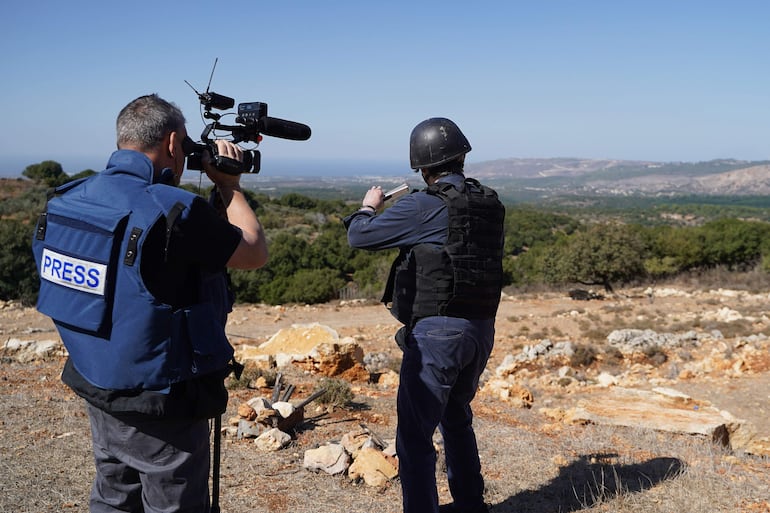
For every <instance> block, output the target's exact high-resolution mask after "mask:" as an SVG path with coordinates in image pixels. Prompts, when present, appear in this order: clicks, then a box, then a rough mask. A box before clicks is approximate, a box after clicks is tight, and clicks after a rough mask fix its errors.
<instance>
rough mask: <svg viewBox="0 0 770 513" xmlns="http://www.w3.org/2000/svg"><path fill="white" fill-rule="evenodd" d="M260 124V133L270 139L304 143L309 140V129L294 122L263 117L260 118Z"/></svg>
mask: <svg viewBox="0 0 770 513" xmlns="http://www.w3.org/2000/svg"><path fill="white" fill-rule="evenodd" d="M260 123H261V125H262V130H261V132H262V133H263V134H265V135H269V136H271V137H280V138H281V139H291V140H292V141H306V140H308V139H310V127H309V126H307V125H305V124H302V123H297V122H296V121H289V120H286V119H280V118H271V117H269V116H263V117H262V118H260Z"/></svg>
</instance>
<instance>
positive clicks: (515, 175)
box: [467, 158, 770, 197]
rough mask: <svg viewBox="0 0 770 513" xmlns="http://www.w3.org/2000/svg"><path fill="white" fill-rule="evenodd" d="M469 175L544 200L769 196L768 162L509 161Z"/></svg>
mask: <svg viewBox="0 0 770 513" xmlns="http://www.w3.org/2000/svg"><path fill="white" fill-rule="evenodd" d="M467 171H468V174H469V175H471V176H475V177H478V178H481V179H483V180H486V181H487V182H489V183H490V184H494V185H496V186H497V187H498V188H500V189H502V190H503V191H507V192H508V193H514V192H515V191H519V192H521V191H528V192H529V193H530V194H531V195H534V196H542V197H548V196H554V195H560V196H561V195H569V194H580V195H599V196H681V195H706V196H709V195H718V196H731V195H732V196H743V195H751V196H765V195H770V161H741V160H732V159H720V160H711V161H707V162H646V161H628V160H598V159H577V158H549V159H517V158H511V159H501V160H493V161H488V162H480V163H476V164H469V165H468V166H467Z"/></svg>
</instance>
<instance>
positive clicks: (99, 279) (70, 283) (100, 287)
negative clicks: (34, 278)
mask: <svg viewBox="0 0 770 513" xmlns="http://www.w3.org/2000/svg"><path fill="white" fill-rule="evenodd" d="M40 276H41V277H42V278H43V279H44V280H48V281H50V282H53V283H58V284H59V285H62V286H64V287H69V288H71V289H76V290H82V291H84V292H88V293H90V294H96V295H99V296H103V295H104V283H105V277H106V276H107V266H106V265H105V264H99V263H97V262H89V261H88V260H81V259H79V258H75V257H71V256H67V255H62V254H60V253H57V252H55V251H51V250H50V249H47V248H46V249H43V259H42V262H40Z"/></svg>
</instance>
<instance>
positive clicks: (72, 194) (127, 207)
mask: <svg viewBox="0 0 770 513" xmlns="http://www.w3.org/2000/svg"><path fill="white" fill-rule="evenodd" d="M186 138H187V131H186V129H185V118H184V116H183V114H182V112H181V111H180V110H179V108H178V107H177V106H175V105H174V104H171V103H169V102H167V101H165V100H163V99H161V98H160V97H158V96H157V95H155V94H152V95H147V96H142V97H139V98H137V99H135V100H133V101H132V102H130V103H129V104H128V105H126V106H125V107H124V108H123V109H122V110H121V112H120V114H119V115H118V118H117V146H118V150H117V151H116V152H114V153H113V154H112V156H111V157H110V160H109V162H108V164H107V168H106V169H105V170H104V171H102V172H101V173H98V174H96V175H93V176H91V177H89V178H87V179H85V180H84V181H78V182H73V183H71V184H65V185H64V186H62V187H60V188H59V190H57V195H56V196H55V197H53V198H52V199H51V200H50V201H49V204H48V209H47V210H48V213H47V215H48V219H47V224H46V226H44V227H43V230H42V232H43V234H44V236H45V240H42V241H41V240H35V241H33V250H34V251H35V255H36V261H37V263H38V265H39V270H41V278H42V279H41V296H40V300H39V302H38V308H39V309H40V310H41V311H43V312H44V313H46V314H48V315H50V316H51V317H53V319H54V322H55V323H56V326H57V329H58V331H59V334H60V335H61V337H62V340H63V341H64V343H65V346H66V347H67V350H68V352H69V358H68V359H67V362H66V363H65V366H64V370H63V373H62V380H63V381H64V383H66V384H67V385H68V386H69V387H71V388H72V390H73V391H74V392H75V393H76V394H77V395H79V396H80V397H82V398H84V399H85V400H86V401H87V409H88V415H89V418H90V422H91V433H92V437H93V451H94V458H95V464H96V477H95V480H94V483H93V488H92V491H91V498H90V511H92V512H96V513H106V512H116V511H144V512H145V513H150V512H161V511H162V512H166V513H167V512H196V513H199V512H207V511H209V509H210V497H209V491H208V478H209V466H210V462H209V459H210V455H209V422H208V420H207V419H210V418H213V417H215V416H217V415H221V414H222V413H224V411H225V409H226V407H227V398H228V396H227V390H226V389H225V387H224V379H225V377H226V376H227V375H228V374H229V373H230V372H231V371H232V370H233V366H234V365H237V364H235V361H234V360H233V349H232V346H230V344H229V342H228V341H227V338H226V336H225V331H224V328H225V322H226V319H227V314H228V313H229V312H230V310H231V307H232V295H231V293H230V290H229V288H228V281H227V274H226V268H235V269H256V268H259V267H261V266H263V265H264V264H265V263H266V262H267V258H268V250H267V243H266V240H265V235H264V233H263V230H262V226H261V224H260V222H259V220H258V219H257V218H256V216H255V214H254V211H253V210H252V209H251V208H250V207H249V205H248V203H247V202H246V198H245V197H244V194H243V193H242V192H241V189H240V178H239V176H232V175H228V174H224V173H221V172H218V171H217V170H216V169H215V168H214V166H213V160H212V159H211V156H210V155H208V154H207V153H206V154H204V158H203V166H204V170H205V172H206V174H207V175H208V177H209V178H210V179H211V180H212V182H213V183H214V184H215V195H217V196H218V197H217V198H216V200H217V202H218V203H219V205H220V208H219V210H218V209H217V208H214V206H213V205H211V204H209V203H208V202H207V201H206V200H204V199H203V198H201V197H199V196H197V195H195V194H193V193H190V192H188V191H184V190H182V189H178V188H176V186H177V185H178V184H179V182H180V179H181V177H182V173H183V171H184V166H185V158H186V155H185V152H184V145H183V143H184V142H185V140H186ZM188 141H189V139H188ZM216 145H217V150H218V152H219V154H220V155H222V156H225V157H229V158H232V159H235V160H241V159H242V152H241V149H240V148H239V147H238V146H236V145H234V144H232V143H230V142H226V141H221V140H220V141H216ZM70 203H71V204H72V205H76V206H77V208H70V209H69V212H75V214H73V217H76V219H75V220H74V221H73V222H69V223H64V224H56V223H55V220H56V216H55V215H54V214H55V212H57V211H60V212H67V211H68V210H67V205H68V204H70ZM79 210H80V211H82V212H81V214H77V212H78V211H79ZM62 215H63V214H62ZM78 216H79V218H78ZM121 216H122V217H121ZM112 217H115V218H116V220H113V219H111V218H112ZM94 218H96V219H97V221H93V219H94ZM41 219H43V216H41ZM83 222H99V223H105V225H106V226H115V228H114V230H115V231H114V238H115V239H116V240H117V243H116V244H118V245H119V246H118V247H119V251H118V250H115V251H112V253H114V254H117V258H115V255H112V256H111V257H110V261H109V263H107V264H106V265H107V267H106V269H107V272H105V273H104V276H105V282H106V284H105V286H104V289H103V291H102V289H101V288H95V289H94V290H90V291H88V292H89V293H90V294H85V296H88V297H89V298H90V297H96V298H97V299H99V300H100V301H103V302H104V303H105V304H106V305H107V307H106V308H104V310H105V311H106V313H105V314H102V317H100V318H99V319H97V320H95V321H93V322H91V319H90V316H91V315H92V313H91V309H86V308H83V309H81V310H80V311H74V310H73V309H71V308H68V303H71V302H76V301H81V300H82V297H83V295H84V294H83V292H81V291H75V292H74V293H73V292H71V287H72V284H71V283H66V282H65V281H64V278H66V277H71V276H67V275H65V274H64V273H59V274H57V273H52V272H50V270H49V269H47V268H45V266H46V265H48V264H49V263H50V261H51V260H52V259H53V260H56V259H60V260H61V263H60V266H59V269H65V268H66V265H67V263H68V258H70V256H72V255H74V257H76V258H77V259H78V260H77V261H76V262H79V263H81V265H83V266H85V267H88V266H89V265H91V262H96V261H95V259H94V258H93V257H92V256H89V253H88V252H89V251H90V249H89V248H88V247H86V246H87V245H85V244H83V245H80V246H78V245H77V243H76V242H70V241H76V240H78V238H79V237H81V235H82V233H80V232H76V231H72V233H70V231H69V230H74V228H71V227H75V226H78V225H79V224H82V223H83ZM93 232H94V230H91V231H90V232H89V233H86V235H82V236H83V237H89V236H91V235H92V233H93ZM40 233H41V223H40V222H39V224H38V231H37V234H38V235H37V237H36V239H40ZM57 240H60V241H62V242H59V244H60V246H58V247H57V246H55V241H57ZM44 251H45V252H46V253H44ZM41 255H42V256H41ZM51 255H53V256H51ZM46 258H47V259H48V260H46ZM89 259H90V260H89ZM83 262H84V263H83ZM71 268H72V267H71ZM75 268H76V267H75ZM91 269H92V270H93V273H94V274H93V276H98V277H99V278H101V275H99V274H98V269H100V267H98V266H97V263H94V265H93V267H91ZM57 280H58V281H57ZM81 281H82V280H81ZM93 282H94V283H96V282H97V280H96V279H94V280H93ZM84 286H85V285H82V286H81V288H82V287H84ZM44 287H45V289H44ZM44 291H45V293H44ZM100 292H101V295H100ZM67 294H80V295H79V296H76V295H71V296H68V295H67ZM57 298H58V299H57ZM67 298H71V300H68V299H67Z"/></svg>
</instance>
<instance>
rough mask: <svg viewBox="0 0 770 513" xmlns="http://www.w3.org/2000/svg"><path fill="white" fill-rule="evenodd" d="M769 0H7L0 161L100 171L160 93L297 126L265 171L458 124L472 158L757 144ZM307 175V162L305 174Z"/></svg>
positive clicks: (692, 151) (273, 148) (764, 121)
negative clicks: (426, 125)
mask: <svg viewBox="0 0 770 513" xmlns="http://www.w3.org/2000/svg"><path fill="white" fill-rule="evenodd" d="M768 20H770V3H768V2H765V1H760V0H757V1H744V0H733V1H730V2H727V1H719V2H716V1H708V0H706V1H703V0H702V1H690V0H682V1H674V0H668V1H658V0H647V1H645V2H621V1H590V0H585V1H580V2H579V1H557V0H552V1H549V0H543V1H540V2H532V1H518V0H507V1H484V0H479V1H477V2H456V1H451V0H450V1H443V2H438V1H417V0H411V1H409V2H407V1H399V0H394V1H390V2H366V1H361V0H358V1H333V0H330V1H326V2H310V1H303V0H296V1H292V2H256V1H242V0H231V1H228V2H214V1H208V2H199V1H195V0H191V1H186V2H174V1H157V0H156V1H154V2H147V1H144V0H137V1H132V2H109V1H104V0H100V1H77V0H72V1H69V2H58V1H53V0H51V1H36V0H29V1H26V2H13V3H11V2H9V3H7V5H6V6H5V7H4V9H3V16H2V18H0V44H1V46H0V48H2V52H0V70H1V71H0V76H1V77H2V80H0V98H2V114H3V120H4V124H5V125H6V129H5V131H4V132H5V133H4V134H3V137H1V138H0V174H2V175H6V176H7V175H9V174H10V175H17V174H19V173H20V172H21V171H22V170H23V169H24V167H25V166H26V165H28V164H32V163H37V162H40V161H43V160H56V161H58V162H60V163H62V165H63V167H64V170H65V171H66V172H68V173H70V174H74V173H76V172H78V171H80V170H82V169H85V168H93V169H101V167H103V165H104V163H105V162H106V159H107V157H108V156H109V154H110V153H111V152H112V151H113V149H114V144H115V143H114V140H115V135H114V121H115V117H116V115H117V113H118V111H119V110H120V109H121V108H122V107H123V106H124V105H125V104H126V103H127V102H128V101H130V100H131V99H133V98H135V97H137V96H140V95H143V94H147V93H151V92H157V93H158V94H160V95H161V96H163V97H164V98H166V99H168V100H171V101H174V102H175V103H177V104H178V105H179V106H180V107H181V108H182V110H183V111H184V113H185V115H186V117H187V120H188V124H187V126H188V130H189V132H190V133H191V135H193V136H196V135H198V134H200V131H201V130H202V129H203V126H204V122H203V121H202V120H201V118H200V114H199V104H198V101H197V97H196V95H195V94H194V93H193V91H192V90H191V89H190V88H189V86H188V85H187V84H185V82H184V81H185V80H187V81H189V82H190V83H191V84H192V85H193V86H195V87H196V88H197V89H199V90H205V88H206V84H207V82H208V79H209V75H210V72H211V69H212V66H213V64H214V60H215V59H216V58H218V59H219V61H218V64H217V67H216V71H215V73H214V77H213V81H212V84H211V90H212V91H215V92H217V93H220V94H224V95H227V96H230V97H232V98H234V99H235V100H236V102H237V103H238V102H248V101H262V102H266V103H268V104H269V109H270V112H269V114H270V115H272V116H275V117H279V118H285V119H290V120H294V121H299V122H303V123H306V124H308V125H310V127H311V128H312V131H313V135H312V137H311V138H310V140H308V141H304V142H296V141H284V140H280V139H276V138H270V137H266V138H265V140H264V141H263V142H262V144H261V146H260V150H261V151H262V173H263V174H264V173H270V172H271V170H274V171H275V172H276V173H284V172H300V171H301V172H303V174H309V172H312V170H313V169H314V168H317V169H320V168H324V169H327V170H328V169H333V168H334V169H340V170H346V171H347V172H349V171H350V170H354V169H360V170H362V172H363V171H364V170H366V172H367V173H369V172H376V171H377V170H378V169H381V170H383V172H384V171H386V170H402V172H403V171H408V140H409V133H410V131H411V129H412V127H414V125H416V124H417V123H418V122H420V121H422V120H423V119H425V118H428V117H432V116H445V117H449V118H451V119H453V120H454V121H456V122H457V123H458V124H459V125H460V127H461V128H462V129H463V131H464V132H465V134H466V136H467V137H468V138H469V139H470V141H471V144H472V145H473V151H472V152H471V153H470V154H469V155H468V161H469V162H471V163H472V162H481V161H485V160H493V159H498V158H508V157H583V158H611V159H633V160H654V161H700V160H710V159H713V158H737V159H746V160H761V159H770V101H769V99H770V66H768V60H767V59H768V55H770V31H768V29H767V23H768ZM306 172H307V173H306Z"/></svg>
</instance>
